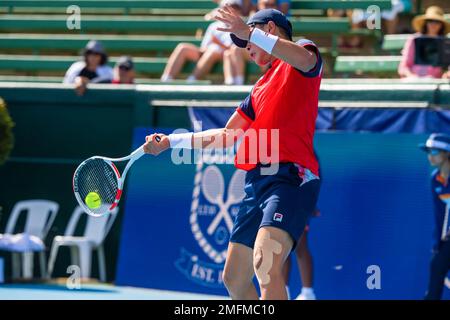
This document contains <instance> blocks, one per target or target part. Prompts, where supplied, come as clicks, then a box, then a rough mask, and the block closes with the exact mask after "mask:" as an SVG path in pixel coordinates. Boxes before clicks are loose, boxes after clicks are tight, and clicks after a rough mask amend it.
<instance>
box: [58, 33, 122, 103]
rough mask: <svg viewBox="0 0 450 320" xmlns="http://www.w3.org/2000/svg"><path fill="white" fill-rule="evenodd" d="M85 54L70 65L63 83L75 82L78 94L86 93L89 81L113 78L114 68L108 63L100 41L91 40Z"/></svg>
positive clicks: (108, 80)
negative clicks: (81, 59)
mask: <svg viewBox="0 0 450 320" xmlns="http://www.w3.org/2000/svg"><path fill="white" fill-rule="evenodd" d="M83 56H84V59H83V61H77V62H75V63H73V64H72V65H71V66H70V68H69V69H68V70H67V72H66V75H65V77H64V80H63V83H74V84H75V91H76V92H77V94H78V95H83V94H84V93H85V91H86V88H87V84H88V83H89V82H92V83H110V82H111V80H112V78H113V70H112V68H111V67H110V66H108V65H107V64H106V63H107V61H108V56H107V54H106V52H105V50H104V49H103V46H102V44H101V43H100V42H98V41H95V40H91V41H89V42H88V44H87V45H86V47H85V48H84V52H83Z"/></svg>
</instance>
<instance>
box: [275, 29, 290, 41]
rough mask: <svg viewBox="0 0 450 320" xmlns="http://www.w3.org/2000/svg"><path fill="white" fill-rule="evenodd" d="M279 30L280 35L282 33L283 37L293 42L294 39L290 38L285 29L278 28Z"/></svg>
mask: <svg viewBox="0 0 450 320" xmlns="http://www.w3.org/2000/svg"><path fill="white" fill-rule="evenodd" d="M277 27H278V26H277ZM278 29H279V30H280V33H281V35H282V37H283V38H285V39H287V40H291V41H292V38H291V37H289V36H288V33H287V31H286V30H285V29H284V28H282V27H278Z"/></svg>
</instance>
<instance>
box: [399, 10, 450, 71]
mask: <svg viewBox="0 0 450 320" xmlns="http://www.w3.org/2000/svg"><path fill="white" fill-rule="evenodd" d="M412 26H413V28H414V30H416V31H417V33H415V34H414V35H412V36H411V37H410V38H409V39H408V40H407V41H406V43H405V46H404V47H403V50H402V60H401V62H400V65H399V67H398V74H399V75H400V77H401V78H441V77H442V78H450V72H449V71H447V72H445V71H444V70H443V69H442V68H441V67H434V66H427V65H416V64H414V56H415V44H414V39H415V38H417V37H420V36H428V37H439V36H441V37H442V36H445V35H446V34H447V33H449V32H450V23H449V22H447V21H446V20H445V18H444V12H443V10H442V9H441V8H440V7H437V6H431V7H429V8H427V10H426V13H425V14H424V15H420V16H417V17H415V18H414V19H413V21H412Z"/></svg>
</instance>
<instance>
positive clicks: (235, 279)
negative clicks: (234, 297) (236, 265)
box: [222, 267, 243, 292]
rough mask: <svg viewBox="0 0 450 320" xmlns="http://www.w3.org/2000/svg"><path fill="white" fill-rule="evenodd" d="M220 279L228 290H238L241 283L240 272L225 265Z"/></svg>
mask: <svg viewBox="0 0 450 320" xmlns="http://www.w3.org/2000/svg"><path fill="white" fill-rule="evenodd" d="M222 281H223V283H224V285H225V287H226V288H227V289H228V291H230V292H236V291H239V289H240V287H241V286H242V284H243V281H242V279H240V273H239V272H237V270H235V271H233V270H231V269H230V268H227V267H225V269H224V270H223V272H222Z"/></svg>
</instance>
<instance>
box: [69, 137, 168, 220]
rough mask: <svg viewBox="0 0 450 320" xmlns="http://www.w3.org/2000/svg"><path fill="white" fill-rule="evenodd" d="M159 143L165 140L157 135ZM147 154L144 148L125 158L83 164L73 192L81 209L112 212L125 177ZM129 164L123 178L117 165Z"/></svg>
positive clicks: (95, 159)
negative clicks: (137, 161) (136, 162)
mask: <svg viewBox="0 0 450 320" xmlns="http://www.w3.org/2000/svg"><path fill="white" fill-rule="evenodd" d="M155 140H156V141H157V142H160V141H161V138H160V137H159V136H156V138H155ZM143 155H144V145H142V146H140V147H139V148H137V149H136V150H134V151H133V152H132V153H131V154H130V155H128V156H126V157H123V158H106V157H100V156H95V157H91V158H89V159H87V160H85V161H83V162H82V163H81V164H80V165H79V166H78V168H77V169H76V170H75V173H74V174H73V192H74V193H75V197H76V199H77V201H78V203H79V204H80V206H81V207H82V208H83V209H84V210H85V212H86V213H87V214H89V215H91V216H95V217H100V216H103V215H105V214H107V213H111V212H112V211H113V210H114V208H115V207H117V205H118V203H119V201H120V197H121V196H122V190H123V185H124V181H125V177H126V175H127V172H128V170H129V169H130V167H131V165H132V164H133V163H134V162H135V161H136V160H138V159H139V158H140V157H142V156H143ZM124 161H128V163H127V164H126V166H125V169H124V170H123V173H122V175H121V174H120V172H119V170H118V169H117V167H116V165H115V164H114V163H115V162H124Z"/></svg>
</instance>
